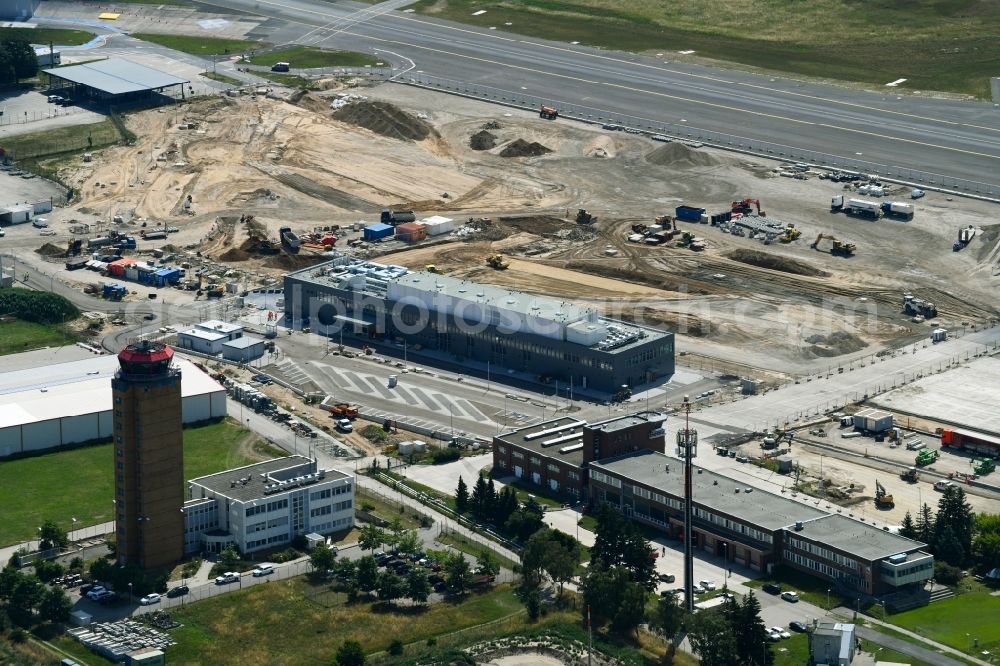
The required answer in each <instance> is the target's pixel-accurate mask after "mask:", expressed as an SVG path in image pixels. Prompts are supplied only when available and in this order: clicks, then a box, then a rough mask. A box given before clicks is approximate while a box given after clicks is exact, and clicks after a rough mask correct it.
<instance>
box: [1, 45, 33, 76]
mask: <svg viewBox="0 0 1000 666" xmlns="http://www.w3.org/2000/svg"><path fill="white" fill-rule="evenodd" d="M37 73H38V57H37V56H36V55H35V49H33V48H32V47H31V42H29V41H28V40H27V39H25V38H24V37H4V38H3V39H0V83H17V82H18V80H19V79H29V78H31V77H32V76H34V75H35V74H37Z"/></svg>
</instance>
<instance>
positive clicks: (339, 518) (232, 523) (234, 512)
mask: <svg viewBox="0 0 1000 666" xmlns="http://www.w3.org/2000/svg"><path fill="white" fill-rule="evenodd" d="M188 495H189V499H188V501H187V502H185V503H184V550H185V552H187V553H194V552H198V551H202V550H204V551H206V552H210V553H217V552H219V551H221V550H222V549H223V548H225V547H226V546H228V545H230V544H232V545H235V546H236V547H237V548H238V549H239V551H240V552H241V553H244V554H247V553H253V552H256V551H260V550H266V549H270V548H276V547H279V546H282V545H285V544H289V543H291V541H292V539H294V538H295V537H297V536H299V535H306V534H311V533H317V534H330V533H332V532H339V531H342V530H346V529H350V528H351V527H353V526H354V477H353V476H351V475H350V474H344V473H341V472H338V471H335V470H327V469H322V468H319V467H318V466H317V464H316V461H315V460H312V459H310V458H306V457H303V456H297V455H296V456H288V457H287V458H276V459H274V460H266V461H264V462H259V463H254V464H253V465H247V466H246V467H239V468H237V469H230V470H226V471H224V472H219V473H217V474H210V475H208V476H202V477H199V478H197V479H191V480H190V481H188Z"/></svg>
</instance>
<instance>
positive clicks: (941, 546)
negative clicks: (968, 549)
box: [934, 524, 965, 567]
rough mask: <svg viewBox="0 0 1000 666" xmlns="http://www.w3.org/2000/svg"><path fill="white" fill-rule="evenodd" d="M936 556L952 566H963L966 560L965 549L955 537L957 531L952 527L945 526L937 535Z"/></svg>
mask: <svg viewBox="0 0 1000 666" xmlns="http://www.w3.org/2000/svg"><path fill="white" fill-rule="evenodd" d="M934 555H935V556H936V557H937V558H938V559H940V560H942V561H944V562H947V563H948V564H950V565H952V566H956V567H959V566H962V562H963V561H964V560H965V549H964V548H962V544H961V542H960V541H959V540H958V537H956V536H955V530H953V529H952V527H951V525H948V524H945V525H944V526H943V527H942V528H941V529H940V530H939V531H938V533H937V541H936V543H935V544H934Z"/></svg>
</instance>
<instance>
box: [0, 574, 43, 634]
mask: <svg viewBox="0 0 1000 666" xmlns="http://www.w3.org/2000/svg"><path fill="white" fill-rule="evenodd" d="M44 596H45V586H44V585H43V584H42V581H40V580H38V579H37V578H35V577H34V576H24V577H23V578H22V579H21V580H20V581H19V582H18V583H17V585H15V586H14V591H13V592H12V593H11V595H10V601H9V602H8V604H7V612H8V614H9V615H10V619H11V620H13V622H14V623H15V624H17V625H18V626H22V627H28V626H31V624H32V615H33V614H34V611H35V609H36V608H38V606H39V604H41V603H42V599H43V598H44Z"/></svg>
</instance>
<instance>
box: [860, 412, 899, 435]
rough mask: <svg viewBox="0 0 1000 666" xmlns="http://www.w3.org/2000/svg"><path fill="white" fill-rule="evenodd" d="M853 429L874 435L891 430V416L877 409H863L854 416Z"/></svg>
mask: <svg viewBox="0 0 1000 666" xmlns="http://www.w3.org/2000/svg"><path fill="white" fill-rule="evenodd" d="M854 428H855V429H856V430H860V431H862V432H867V433H872V434H875V435H878V434H881V433H884V432H888V431H889V430H892V414H890V413H889V412H883V411H881V410H878V409H863V410H861V411H860V412H858V413H857V414H855V415H854Z"/></svg>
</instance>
